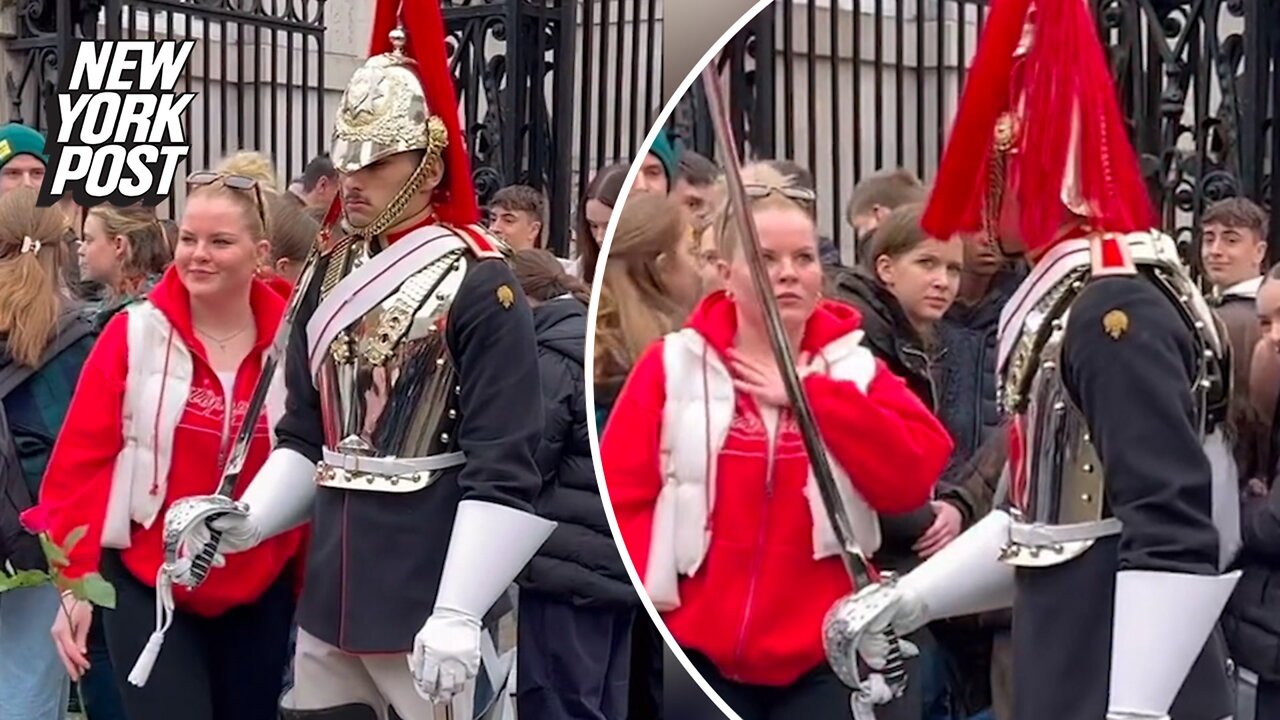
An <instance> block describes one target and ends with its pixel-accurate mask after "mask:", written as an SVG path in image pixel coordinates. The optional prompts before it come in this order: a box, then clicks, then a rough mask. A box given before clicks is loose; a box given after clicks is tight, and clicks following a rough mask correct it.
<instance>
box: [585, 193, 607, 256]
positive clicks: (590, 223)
mask: <svg viewBox="0 0 1280 720" xmlns="http://www.w3.org/2000/svg"><path fill="white" fill-rule="evenodd" d="M612 214H613V211H612V210H611V209H610V208H609V206H608V205H605V204H604V203H602V202H600V201H599V200H596V199H594V198H593V199H591V200H588V201H587V207H586V215H587V227H588V228H590V230H591V239H592V240H594V241H595V244H596V247H597V248H598V247H600V245H601V244H603V243H604V231H605V230H608V229H609V216H610V215H612Z"/></svg>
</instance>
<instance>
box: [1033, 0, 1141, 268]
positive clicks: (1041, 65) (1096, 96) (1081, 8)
mask: <svg viewBox="0 0 1280 720" xmlns="http://www.w3.org/2000/svg"><path fill="white" fill-rule="evenodd" d="M1037 11H1038V15H1039V16H1038V18H1037V25H1038V27H1039V28H1054V33H1053V40H1052V42H1036V43H1034V44H1033V46H1032V50H1031V52H1030V53H1029V56H1028V59H1027V73H1028V75H1027V77H1026V113H1025V115H1024V118H1023V123H1024V128H1026V129H1027V131H1028V132H1032V133H1034V137H1033V138H1032V139H1031V140H1029V141H1028V142H1025V143H1023V144H1022V145H1021V153H1020V155H1019V157H1018V163H1019V166H1020V167H1019V170H1018V173H1019V175H1018V178H1019V188H1018V199H1019V202H1020V203H1021V208H1022V213H1023V214H1022V234H1023V241H1024V242H1025V244H1026V246H1027V248H1028V249H1035V248H1041V247H1045V246H1047V245H1048V244H1050V243H1052V242H1053V240H1054V238H1055V237H1056V235H1057V232H1058V230H1059V229H1060V227H1061V223H1062V218H1063V205H1062V200H1061V197H1062V181H1063V178H1064V177H1065V175H1066V171H1067V163H1069V162H1072V163H1075V168H1074V169H1075V170H1076V179H1077V183H1078V185H1079V194H1080V196H1081V198H1082V199H1083V200H1084V201H1085V202H1086V203H1087V204H1088V206H1089V211H1088V215H1089V218H1088V219H1089V220H1090V221H1091V224H1092V225H1093V226H1094V227H1096V228H1098V229H1100V230H1107V231H1112V232H1134V231H1139V230H1149V229H1151V228H1154V227H1157V226H1158V224H1159V221H1158V217H1157V215H1156V213H1155V210H1154V209H1153V208H1152V205H1151V196H1150V195H1149V194H1148V192H1147V188H1146V184H1145V182H1144V181H1143V178H1142V171H1141V169H1140V167H1139V165H1138V156H1137V153H1136V152H1135V151H1134V149H1133V145H1132V144H1131V143H1130V141H1129V136H1128V133H1127V131H1126V129H1125V124H1124V116H1123V115H1122V114H1121V112H1120V105H1119V102H1118V101H1117V98H1116V88H1115V83H1114V81H1113V80H1112V77H1111V72H1110V69H1109V68H1108V66H1107V58H1106V53H1105V52H1104V50H1103V48H1102V42H1101V40H1100V39H1099V37H1098V30H1097V25H1096V24H1095V23H1094V20H1093V16H1092V14H1091V12H1090V10H1089V7H1088V6H1087V4H1086V3H1085V2H1083V0H1038V2H1037ZM1046 35H1047V34H1046ZM1046 39H1047V37H1046ZM1076 117H1078V118H1079V123H1078V131H1079V137H1078V141H1077V142H1078V144H1077V148H1076V153H1075V156H1074V157H1068V148H1069V145H1070V142H1071V132H1072V121H1073V118H1076Z"/></svg>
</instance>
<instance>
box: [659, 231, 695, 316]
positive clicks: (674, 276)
mask: <svg viewBox="0 0 1280 720" xmlns="http://www.w3.org/2000/svg"><path fill="white" fill-rule="evenodd" d="M658 272H659V273H660V274H661V275H662V284H663V286H664V287H665V288H666V289H667V292H668V293H670V294H671V297H672V299H673V300H675V301H676V302H677V303H679V304H680V305H681V307H685V308H692V307H693V306H694V304H696V303H697V302H698V298H700V297H702V277H701V276H700V275H699V273H698V248H697V239H696V238H694V235H693V233H692V232H691V231H690V230H689V228H688V226H687V225H686V226H683V227H682V229H681V236H680V242H679V243H677V245H676V247H675V249H674V251H673V252H671V253H663V254H662V255H659V256H658Z"/></svg>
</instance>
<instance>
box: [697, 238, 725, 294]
mask: <svg viewBox="0 0 1280 720" xmlns="http://www.w3.org/2000/svg"><path fill="white" fill-rule="evenodd" d="M721 262H723V260H722V258H721V257H720V245H719V243H718V242H717V241H716V226H715V223H712V224H711V225H708V226H707V229H705V230H703V231H702V240H701V241H700V242H699V243H698V274H699V275H701V276H702V292H703V293H710V292H715V291H716V290H720V289H721V288H723V287H724V278H722V277H721V276H720V264H721Z"/></svg>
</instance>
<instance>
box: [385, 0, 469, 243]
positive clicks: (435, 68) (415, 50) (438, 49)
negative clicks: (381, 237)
mask: <svg viewBox="0 0 1280 720" xmlns="http://www.w3.org/2000/svg"><path fill="white" fill-rule="evenodd" d="M401 3H402V0H377V5H376V7H375V8H374V15H373V39H372V40H371V42H370V43H369V55H370V57H372V56H374V55H379V54H381V53H385V52H391V49H392V48H391V39H390V37H389V34H390V32H391V31H392V30H393V29H395V27H396V11H397V10H398V8H399V6H400V5H401ZM403 4H404V16H403V17H402V18H401V20H402V21H403V23H404V32H405V35H407V36H408V41H407V42H406V43H405V48H404V51H405V54H407V55H408V56H409V57H411V58H413V59H414V60H416V61H417V62H418V76H419V77H420V78H421V79H422V87H423V90H424V91H425V93H426V97H427V106H428V108H429V109H430V112H431V113H432V114H433V115H436V116H438V117H439V118H440V119H441V120H443V121H444V126H445V129H446V130H447V131H448V135H449V145H448V147H446V148H445V150H444V163H445V168H446V172H445V177H444V182H443V183H442V184H441V185H440V187H438V188H436V192H435V197H434V198H433V205H434V206H435V212H436V216H437V217H439V218H440V219H441V220H443V221H444V222H447V223H452V224H455V225H467V224H471V223H476V222H479V221H480V207H479V205H478V203H477V202H476V195H475V187H474V186H473V185H472V184H471V159H470V157H468V155H467V148H466V139H465V138H464V137H463V135H462V129H461V126H460V123H459V122H458V101H457V97H458V96H457V93H456V92H455V91H454V87H453V76H452V75H451V74H450V72H449V60H448V58H447V57H446V56H445V25H444V16H443V15H442V14H441V12H440V2H439V0H416V1H411V2H404V3H403Z"/></svg>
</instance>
